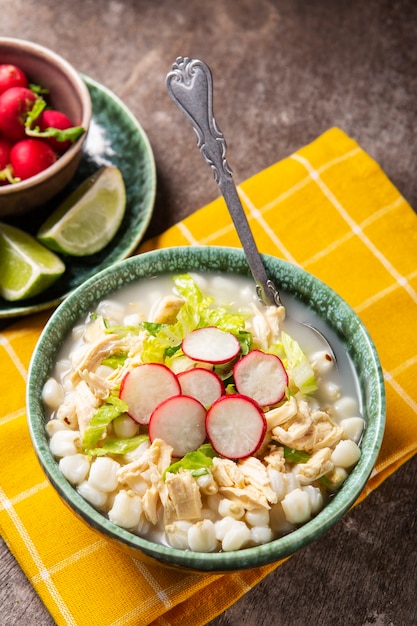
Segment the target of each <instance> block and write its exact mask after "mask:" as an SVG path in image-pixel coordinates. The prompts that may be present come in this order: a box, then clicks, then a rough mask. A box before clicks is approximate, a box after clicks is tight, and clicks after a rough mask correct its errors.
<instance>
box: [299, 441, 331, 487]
mask: <svg viewBox="0 0 417 626" xmlns="http://www.w3.org/2000/svg"><path fill="white" fill-rule="evenodd" d="M331 455H332V450H331V449H330V448H323V449H322V450H318V451H317V452H315V453H314V454H313V455H312V456H311V457H310V458H309V460H308V461H307V462H306V463H300V464H299V465H298V466H297V473H296V476H297V478H298V480H299V481H300V483H301V484H302V485H309V484H310V483H313V482H314V481H315V480H317V479H318V478H320V477H321V476H324V474H327V472H330V471H331V470H333V468H334V464H333V462H332V461H331V459H330V457H331Z"/></svg>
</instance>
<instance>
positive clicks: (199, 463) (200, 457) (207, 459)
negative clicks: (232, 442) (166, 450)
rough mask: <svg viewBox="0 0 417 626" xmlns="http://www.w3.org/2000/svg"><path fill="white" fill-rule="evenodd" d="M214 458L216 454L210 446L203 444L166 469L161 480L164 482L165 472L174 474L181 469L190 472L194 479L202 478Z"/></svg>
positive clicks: (207, 471)
mask: <svg viewBox="0 0 417 626" xmlns="http://www.w3.org/2000/svg"><path fill="white" fill-rule="evenodd" d="M215 456H217V454H216V452H215V451H214V450H213V448H212V447H211V445H210V444H209V443H204V444H203V445H202V446H200V447H199V448H198V449H197V450H195V451H194V452H188V454H186V455H185V456H184V457H183V458H182V459H180V460H179V461H176V462H175V463H172V465H170V466H169V467H167V469H166V470H165V472H164V475H163V479H164V480H165V476H166V474H167V472H170V473H171V474H176V473H177V472H179V471H180V470H182V469H183V470H188V471H189V472H191V474H192V475H193V476H194V478H197V477H198V476H204V474H208V473H209V467H210V466H211V465H212V463H213V458H214V457H215Z"/></svg>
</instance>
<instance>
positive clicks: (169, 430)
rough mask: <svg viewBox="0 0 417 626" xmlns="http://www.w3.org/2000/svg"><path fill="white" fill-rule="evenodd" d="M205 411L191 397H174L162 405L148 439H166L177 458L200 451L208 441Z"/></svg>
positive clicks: (151, 425)
mask: <svg viewBox="0 0 417 626" xmlns="http://www.w3.org/2000/svg"><path fill="white" fill-rule="evenodd" d="M205 419H206V409H205V408H204V406H203V405H202V404H201V402H199V401H198V400H196V399H195V398H192V397H191V396H175V397H172V398H168V399H167V400H164V401H163V402H161V403H160V404H159V405H158V406H157V407H156V408H155V410H154V411H153V413H152V415H151V418H150V420H149V439H150V441H151V443H152V442H153V441H155V439H163V440H164V441H165V443H166V444H168V445H169V446H171V447H172V455H173V456H174V457H178V458H180V457H183V456H185V455H186V454H188V452H193V451H194V450H197V448H199V447H200V446H201V445H202V444H203V443H204V442H205V440H206V428H205Z"/></svg>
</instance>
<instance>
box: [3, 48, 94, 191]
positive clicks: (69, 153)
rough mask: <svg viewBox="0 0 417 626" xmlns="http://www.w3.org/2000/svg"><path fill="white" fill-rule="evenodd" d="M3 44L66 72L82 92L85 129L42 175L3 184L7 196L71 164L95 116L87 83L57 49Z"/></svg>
mask: <svg viewBox="0 0 417 626" xmlns="http://www.w3.org/2000/svg"><path fill="white" fill-rule="evenodd" d="M2 45H7V46H9V47H10V48H15V49H16V52H17V51H27V52H28V53H30V54H35V55H36V56H37V57H39V58H44V59H46V60H47V61H51V62H52V64H53V65H55V66H56V67H58V68H59V69H60V71H61V72H62V73H63V74H65V76H66V77H67V78H68V79H69V81H70V82H71V83H72V84H73V86H74V87H75V89H76V90H77V92H78V93H79V94H80V99H81V101H82V107H83V115H82V119H81V121H80V126H83V127H84V129H85V132H84V133H83V134H82V135H81V136H80V137H79V138H78V139H77V141H75V142H74V143H73V144H72V145H71V146H70V147H69V148H68V150H66V151H65V152H64V153H63V154H62V155H60V157H59V158H58V159H57V160H56V161H55V163H53V164H52V165H50V166H49V167H47V168H46V169H45V170H43V171H42V172H39V174H35V176H31V177H30V178H27V179H26V180H22V181H20V182H18V183H13V185H1V186H0V196H3V197H5V196H11V195H14V194H15V193H18V192H21V191H25V190H27V189H31V188H32V187H34V186H37V185H41V184H42V183H44V182H45V181H47V180H48V179H49V178H50V177H51V176H54V175H55V174H57V173H58V172H60V171H61V170H63V169H65V167H66V166H67V165H68V163H70V162H71V161H72V159H73V158H74V155H75V154H76V153H77V152H78V151H79V150H80V148H81V146H82V145H83V143H84V141H85V140H86V137H87V133H88V128H89V125H90V121H91V116H92V103H91V97H90V93H89V91H88V88H87V85H86V84H85V82H84V80H83V79H82V76H81V74H80V73H79V72H78V71H77V70H76V69H75V67H74V66H73V65H71V63H70V62H69V61H67V60H66V59H64V58H63V57H62V56H61V55H60V54H58V53H57V52H55V51H54V50H51V49H50V48H47V47H45V46H43V45H41V44H38V43H35V42H32V41H28V40H26V39H19V38H15V37H0V46H2Z"/></svg>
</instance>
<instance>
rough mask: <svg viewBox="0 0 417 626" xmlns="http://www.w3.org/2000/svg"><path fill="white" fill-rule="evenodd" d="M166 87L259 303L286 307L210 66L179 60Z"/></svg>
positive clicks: (186, 58)
mask: <svg viewBox="0 0 417 626" xmlns="http://www.w3.org/2000/svg"><path fill="white" fill-rule="evenodd" d="M166 87H167V90H168V93H169V95H170V97H171V99H172V100H173V101H174V103H175V104H176V105H177V107H178V108H179V109H180V110H181V111H182V112H183V113H184V115H185V116H186V117H187V118H188V119H189V120H190V122H191V124H192V125H193V128H194V130H195V132H196V135H197V145H198V147H199V148H200V152H201V154H202V156H203V158H204V160H205V161H206V162H207V163H208V165H210V167H211V168H212V171H213V175H214V180H215V181H216V183H217V184H218V186H219V188H220V191H221V192H222V194H223V197H224V199H225V202H226V205H227V208H228V209H229V213H230V215H231V218H232V220H233V223H234V226H235V228H236V231H237V233H238V235H239V239H240V241H241V243H242V247H243V250H244V252H245V256H246V259H247V261H248V265H249V268H250V270H251V273H252V276H253V279H254V281H255V285H256V293H257V295H258V298H259V300H260V301H261V302H262V304H264V305H265V306H274V305H275V306H278V307H280V306H283V304H282V302H281V299H280V295H279V291H278V289H277V287H276V286H275V284H274V283H273V281H272V280H271V279H270V278H269V277H268V276H267V273H266V270H265V266H264V264H263V261H262V258H261V255H260V253H259V251H258V248H257V245H256V242H255V240H254V237H253V234H252V231H251V229H250V226H249V222H248V220H247V218H246V215H245V212H244V210H243V207H242V203H241V201H240V198H239V196H238V193H237V190H236V187H235V184H234V182H233V177H232V171H231V169H230V167H229V165H228V163H227V161H226V142H225V139H224V137H223V133H222V132H221V130H220V129H219V127H218V126H217V124H216V120H215V119H214V115H213V80H212V75H211V71H210V69H209V67H208V66H207V65H206V64H205V63H204V62H203V61H200V60H199V59H190V58H188V57H178V58H177V59H176V61H175V63H174V64H173V66H172V70H171V71H170V72H169V73H168V74H167V77H166ZM303 325H304V326H307V327H308V328H311V329H312V330H314V331H315V332H316V333H317V334H318V335H319V336H320V337H321V339H322V340H323V341H324V343H325V344H326V346H327V349H328V350H329V352H330V354H331V356H332V357H333V359H334V361H335V362H336V357H335V354H334V352H333V349H332V347H331V346H330V344H329V342H328V341H327V339H326V338H325V337H324V336H323V334H322V333H321V332H320V331H319V330H318V329H317V328H315V327H314V326H311V325H310V324H307V323H303Z"/></svg>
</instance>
